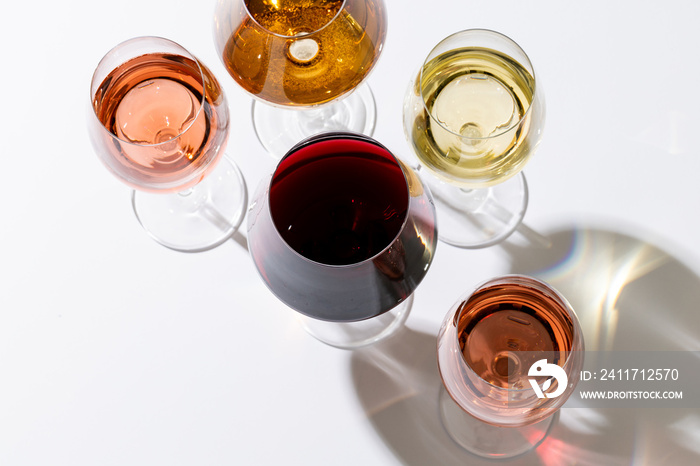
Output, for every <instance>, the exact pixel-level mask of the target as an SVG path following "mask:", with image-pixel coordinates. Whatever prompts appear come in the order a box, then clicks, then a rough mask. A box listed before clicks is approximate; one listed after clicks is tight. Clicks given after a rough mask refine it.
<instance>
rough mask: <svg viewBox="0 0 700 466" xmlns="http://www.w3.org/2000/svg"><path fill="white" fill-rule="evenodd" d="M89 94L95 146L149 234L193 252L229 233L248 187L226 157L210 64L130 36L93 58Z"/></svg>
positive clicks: (224, 126)
mask: <svg viewBox="0 0 700 466" xmlns="http://www.w3.org/2000/svg"><path fill="white" fill-rule="evenodd" d="M90 101H91V107H92V109H91V110H90V111H89V112H88V114H89V115H88V130H89V133H90V137H91V140H92V143H93V146H94V148H95V151H96V152H97V155H98V156H99V157H100V160H101V161H102V162H103V163H104V165H105V166H106V167H107V168H108V169H109V171H110V172H112V174H113V175H115V176H116V177H117V178H118V179H119V180H121V181H123V182H124V183H126V184H127V185H128V186H130V187H132V188H133V189H134V191H133V192H132V205H133V208H134V212H135V213H136V216H137V218H138V220H139V222H140V223H141V225H143V227H144V228H145V230H146V231H147V232H148V233H149V234H150V236H151V237H153V238H154V239H155V240H156V241H158V242H159V243H160V244H162V245H164V246H166V247H168V248H171V249H175V250H178V251H184V252H197V251H203V250H207V249H210V248H213V247H215V246H218V245H219V244H221V243H223V242H224V241H226V240H227V239H229V238H230V237H231V236H232V235H233V233H234V232H235V231H236V230H237V229H238V227H239V226H240V223H241V221H242V220H243V216H244V214H245V207H246V202H247V191H246V186H245V181H244V179H243V176H242V175H241V172H240V170H239V169H238V167H237V166H236V165H235V163H234V162H233V161H232V160H230V159H229V158H227V157H222V155H223V149H224V147H225V146H226V141H227V139H228V129H229V113H228V104H227V101H226V97H225V96H224V93H223V90H222V89H221V87H220V85H219V83H218V82H217V80H216V79H215V78H214V76H213V75H212V73H211V71H209V69H207V67H206V66H204V65H203V64H202V63H201V62H200V61H199V60H197V59H196V58H195V57H194V56H193V55H192V54H190V53H189V52H188V51H187V50H185V49H184V48H183V47H182V46H180V45H178V44H176V43H175V42H172V41H170V40H168V39H163V38H160V37H137V38H133V39H130V40H127V41H125V42H122V43H121V44H119V45H117V46H116V47H114V48H113V49H112V50H110V51H109V52H108V53H107V54H106V55H105V56H104V58H102V60H101V61H100V63H99V64H98V65H97V69H96V70H95V73H94V75H93V77H92V83H91V85H90ZM215 168H216V169H215Z"/></svg>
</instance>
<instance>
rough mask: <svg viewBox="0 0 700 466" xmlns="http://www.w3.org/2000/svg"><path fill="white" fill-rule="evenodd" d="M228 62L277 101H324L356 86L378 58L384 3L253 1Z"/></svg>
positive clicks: (242, 80) (258, 92)
mask: <svg viewBox="0 0 700 466" xmlns="http://www.w3.org/2000/svg"><path fill="white" fill-rule="evenodd" d="M245 5H246V8H247V11H248V13H249V14H247V15H246V16H245V17H244V19H243V20H242V22H241V23H240V24H239V25H238V26H237V27H234V30H233V33H232V34H231V36H230V37H229V39H228V41H227V42H226V45H225V47H224V50H223V62H224V64H225V66H226V68H227V70H228V72H229V73H230V74H231V76H232V77H233V79H234V80H236V82H237V83H238V84H240V85H241V86H242V87H243V89H245V90H246V91H248V92H250V93H251V94H253V95H255V96H256V97H258V98H260V99H262V100H264V101H267V102H269V103H272V104H277V105H287V106H308V105H317V104H321V103H324V102H328V101H330V100H333V99H335V98H336V97H338V96H340V95H342V94H345V93H346V92H348V91H351V90H352V89H354V88H355V86H357V85H358V84H359V83H360V82H361V81H362V80H363V79H364V78H365V76H366V75H367V74H368V73H369V72H370V70H371V69H372V67H373V65H374V63H375V62H376V61H377V59H378V58H379V53H380V52H381V47H382V44H383V43H384V37H385V34H386V18H385V16H384V8H383V5H382V4H381V0H370V1H366V0H363V1H358V0H346V1H342V0H277V1H275V2H266V1H261V0H246V1H245Z"/></svg>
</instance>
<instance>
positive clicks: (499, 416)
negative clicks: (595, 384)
mask: <svg viewBox="0 0 700 466" xmlns="http://www.w3.org/2000/svg"><path fill="white" fill-rule="evenodd" d="M437 345H438V366H439V369H440V376H441V377H442V381H443V385H444V390H443V392H442V394H441V397H440V414H441V419H442V421H443V424H444V426H445V428H446V430H447V431H448V432H449V434H450V435H451V436H452V438H453V439H454V440H455V441H457V443H459V444H460V445H462V446H463V447H464V448H465V449H467V450H469V451H470V452H472V453H475V454H477V455H480V456H485V457H498V458H508V457H512V456H516V455H519V454H522V453H525V452H527V451H529V450H531V449H532V448H535V447H536V446H537V445H539V444H540V443H541V442H542V441H543V440H544V438H545V437H546V435H547V433H548V432H549V429H550V427H551V425H552V424H553V421H554V418H555V416H554V415H555V413H556V412H557V410H558V409H559V407H561V405H562V404H564V402H565V401H566V400H567V399H568V397H569V395H571V393H572V392H573V390H574V387H575V386H576V384H577V383H578V380H579V377H580V372H581V368H582V367H583V356H584V343H583V336H582V333H581V328H580V326H579V322H578V319H577V317H576V314H575V313H574V310H573V309H572V308H571V305H570V304H569V303H568V302H567V301H566V299H565V298H564V297H563V296H561V295H560V294H559V293H558V292H557V291H556V290H555V289H553V288H552V287H551V286H549V285H548V284H547V283H545V282H543V281H540V280H537V279H535V278H532V277H528V276H524V275H506V276H503V277H497V278H494V279H491V280H488V281H486V282H484V283H482V284H481V285H479V286H478V287H477V288H476V289H475V290H474V291H473V292H472V293H471V294H468V295H466V296H464V297H462V298H461V299H459V300H458V301H457V303H456V304H455V305H454V306H453V307H452V309H451V310H450V312H448V314H447V316H446V317H445V320H444V321H443V323H442V327H441V329H440V332H439V334H438V344H437Z"/></svg>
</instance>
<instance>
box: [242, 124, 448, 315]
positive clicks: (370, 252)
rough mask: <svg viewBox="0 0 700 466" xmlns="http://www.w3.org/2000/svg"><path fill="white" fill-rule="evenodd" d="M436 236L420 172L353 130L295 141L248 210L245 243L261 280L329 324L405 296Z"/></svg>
mask: <svg viewBox="0 0 700 466" xmlns="http://www.w3.org/2000/svg"><path fill="white" fill-rule="evenodd" d="M436 243H437V233H436V230H435V207H434V206H433V204H432V202H431V199H430V195H429V193H428V191H427V190H425V189H422V184H421V181H420V179H419V178H418V177H417V176H416V175H415V174H413V173H412V171H411V169H410V168H408V167H406V166H405V165H403V164H401V162H399V161H398V160H397V159H395V158H394V157H393V155H392V154H391V153H390V152H389V151H388V150H387V149H386V148H385V147H383V146H382V145H381V144H379V143H378V142H376V141H374V140H373V139H371V138H369V137H367V136H363V135H359V134H351V133H324V134H321V135H317V136H314V137H312V138H309V139H308V140H306V141H304V142H302V143H300V144H298V145H297V146H296V147H295V148H293V149H292V150H291V151H290V152H289V153H288V155H287V156H286V157H285V158H283V159H282V160H281V161H280V163H279V165H278V167H277V169H276V170H275V172H274V174H273V175H272V177H271V181H270V183H269V184H268V183H265V184H263V185H261V189H260V190H258V194H257V195H256V198H255V199H254V201H253V202H252V203H251V210H250V211H249V212H248V247H249V248H250V254H251V256H252V258H253V261H254V262H255V266H256V267H257V269H258V271H259V272H260V275H261V277H262V278H263V280H264V282H265V284H266V285H267V286H268V288H269V289H270V290H271V291H272V292H273V293H274V294H275V295H276V296H277V297H278V298H279V299H280V300H281V301H282V302H284V303H286V304H287V305H288V306H289V307H291V308H293V309H295V310H297V311H299V312H300V313H302V314H305V315H307V316H310V317H314V318H316V319H321V320H326V321H336V322H352V321H359V320H363V319H368V318H371V317H375V316H378V315H380V314H383V313H385V312H387V311H388V310H390V309H393V308H394V307H396V306H397V305H398V304H400V303H401V302H403V301H404V300H406V299H407V298H408V297H409V296H410V295H411V293H413V290H415V288H416V287H417V286H418V284H419V283H420V282H421V280H422V279H423V277H424V276H425V274H426V273H427V272H428V269H429V267H430V264H431V262H432V259H433V255H434V250H435V245H436Z"/></svg>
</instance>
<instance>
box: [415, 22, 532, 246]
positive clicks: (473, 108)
mask: <svg viewBox="0 0 700 466" xmlns="http://www.w3.org/2000/svg"><path fill="white" fill-rule="evenodd" d="M403 115H404V130H405V133H406V137H407V139H408V141H409V142H410V144H411V145H412V147H413V150H414V152H415V154H416V156H417V158H418V161H419V163H420V169H421V170H423V171H425V172H427V174H428V175H431V176H425V180H426V183H428V184H429V185H430V189H431V191H432V192H433V195H434V197H435V202H436V207H437V210H438V218H439V222H440V239H441V240H442V241H444V242H446V243H449V244H452V245H454V246H458V247H464V248H480V247H486V246H490V245H493V244H496V243H498V242H500V241H502V240H504V239H505V238H507V237H508V236H509V235H510V234H511V233H512V232H513V231H515V230H516V228H518V227H519V226H520V225H521V221H522V219H523V217H524V215H525V211H526V209H527V201H528V189H527V183H526V181H525V177H524V175H523V174H522V172H521V170H522V169H523V167H524V166H525V164H526V163H527V161H528V160H529V158H530V156H531V155H532V154H533V153H534V152H535V149H536V147H537V145H538V144H539V142H540V140H541V137H542V129H543V126H544V120H545V105H544V96H543V92H542V88H541V86H540V83H539V81H538V80H537V78H536V75H535V70H534V68H533V66H532V63H531V62H530V60H529V58H528V56H527V55H526V54H525V52H524V51H523V50H522V49H521V48H520V46H518V44H516V43H515V42H514V41H513V40H511V39H510V38H508V37H506V36H504V35H503V34H500V33H498V32H495V31H490V30H484V29H470V30H466V31H462V32H458V33H456V34H453V35H451V36H448V37H447V38H445V39H443V40H442V41H441V42H440V43H438V44H437V45H436V46H435V47H434V48H433V49H432V51H431V52H430V53H429V54H428V56H427V58H426V59H425V61H424V62H423V65H422V66H421V67H420V70H419V71H418V73H417V76H416V77H415V78H414V79H413V80H412V81H411V83H410V84H409V89H408V91H407V93H406V98H405V101H404V111H403ZM524 228H525V227H524V225H523V231H525V230H524Z"/></svg>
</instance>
